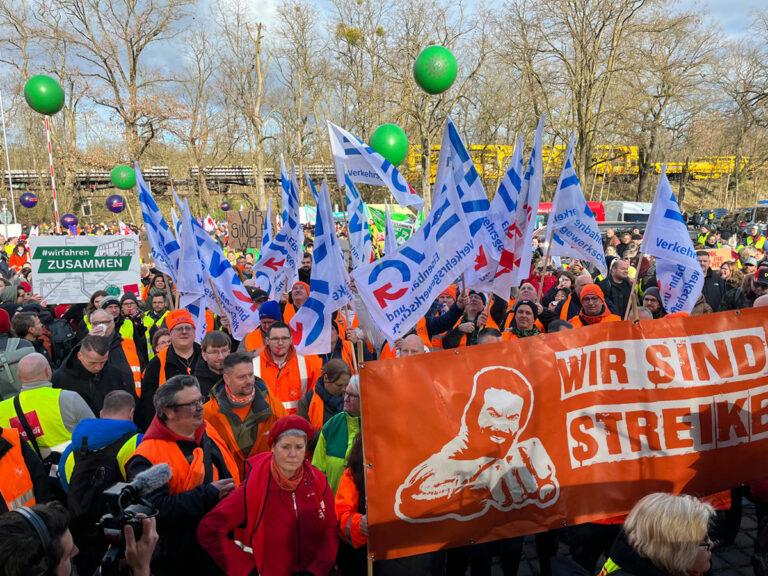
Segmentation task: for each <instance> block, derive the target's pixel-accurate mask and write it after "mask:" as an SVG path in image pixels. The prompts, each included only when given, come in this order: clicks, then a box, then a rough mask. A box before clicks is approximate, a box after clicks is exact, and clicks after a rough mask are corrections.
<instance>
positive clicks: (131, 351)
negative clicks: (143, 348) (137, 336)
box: [121, 337, 141, 398]
mask: <svg viewBox="0 0 768 576" xmlns="http://www.w3.org/2000/svg"><path fill="white" fill-rule="evenodd" d="M121 346H122V347H123V354H125V359H126V360H128V365H129V366H130V367H131V376H133V390H134V392H135V393H136V397H137V398H141V361H140V360H139V354H138V353H137V352H136V343H135V342H134V341H133V339H132V338H125V337H123V341H122V342H121Z"/></svg>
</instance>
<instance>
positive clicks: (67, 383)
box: [51, 343, 133, 414]
mask: <svg viewBox="0 0 768 576" xmlns="http://www.w3.org/2000/svg"><path fill="white" fill-rule="evenodd" d="M79 351H80V344H79V343H78V344H77V345H76V346H75V347H74V348H73V349H72V352H70V353H69V355H68V356H67V357H66V358H65V359H64V362H62V364H61V366H59V367H58V368H57V369H56V371H55V372H54V373H53V377H52V378H51V382H52V383H53V387H54V388H61V389H62V390H72V391H73V392H77V393H78V394H80V396H81V397H82V398H83V400H85V403H86V404H88V406H89V407H90V408H91V410H93V413H94V414H98V413H99V411H100V410H101V408H102V406H104V397H105V396H106V395H107V394H109V393H110V392H112V391H114V390H125V391H126V392H130V393H131V394H133V385H132V384H131V385H129V386H126V384H125V382H124V381H123V378H122V375H121V373H120V371H119V370H118V369H117V368H116V367H115V366H114V365H110V364H109V362H107V364H105V365H104V368H102V369H101V372H98V373H96V374H93V373H92V372H88V370H86V369H85V368H84V367H83V365H82V363H81V362H80V360H78V358H77V353H78V352H79Z"/></svg>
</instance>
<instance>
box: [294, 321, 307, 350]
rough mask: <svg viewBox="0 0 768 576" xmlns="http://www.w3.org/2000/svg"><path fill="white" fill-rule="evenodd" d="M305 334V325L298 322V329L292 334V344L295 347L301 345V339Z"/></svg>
mask: <svg viewBox="0 0 768 576" xmlns="http://www.w3.org/2000/svg"><path fill="white" fill-rule="evenodd" d="M302 334H304V324H303V323H302V322H296V328H294V329H293V331H292V332H291V342H293V345H294V346H298V345H299V344H301V337H302Z"/></svg>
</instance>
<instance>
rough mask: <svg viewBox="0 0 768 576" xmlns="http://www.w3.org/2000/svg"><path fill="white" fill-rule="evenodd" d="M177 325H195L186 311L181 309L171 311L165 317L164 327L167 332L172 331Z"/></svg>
mask: <svg viewBox="0 0 768 576" xmlns="http://www.w3.org/2000/svg"><path fill="white" fill-rule="evenodd" d="M179 324H192V326H194V325H195V321H194V319H193V318H192V314H190V313H189V311H188V310H185V309H183V308H182V309H181V310H171V311H170V312H168V315H167V316H166V317H165V325H166V326H167V327H168V330H173V329H174V328H176V326H178V325H179Z"/></svg>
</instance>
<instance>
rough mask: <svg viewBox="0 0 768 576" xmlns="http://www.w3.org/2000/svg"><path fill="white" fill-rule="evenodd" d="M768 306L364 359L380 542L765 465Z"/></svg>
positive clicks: (500, 526)
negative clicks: (415, 354)
mask: <svg viewBox="0 0 768 576" xmlns="http://www.w3.org/2000/svg"><path fill="white" fill-rule="evenodd" d="M767 327H768V314H766V311H765V309H750V310H741V311H734V312H721V313H718V314H709V315H706V316H698V317H693V318H675V319H671V320H646V321H641V322H639V323H638V324H632V323H631V322H612V323H609V324H604V325H597V326H592V327H587V328H580V329H577V330H566V331H563V332H559V333H556V334H544V335H539V336H533V337H529V338H524V339H519V340H514V341H512V342H504V343H500V344H488V345H483V346H472V347H469V348H460V349H456V350H446V351H441V352H435V353H431V354H423V355H420V356H414V357H409V358H403V359H398V360H383V361H378V362H370V363H367V364H366V365H365V366H364V367H363V369H362V372H361V386H360V388H361V392H362V423H363V437H364V449H365V459H366V482H367V498H368V521H369V526H370V539H369V551H370V552H373V554H374V557H375V558H377V559H385V558H397V557H400V556H407V555H412V554H419V553H423V552H428V551H432V550H437V549H441V548H445V547H450V546H460V545H466V544H470V543H475V542H483V541H489V540H496V539H500V538H508V537H513V536H519V535H522V534H531V533H534V532H539V531H542V530H547V529H550V528H558V527H562V526H567V525H573V524H579V523H582V522H589V521H594V520H598V519H603V518H608V517H614V516H618V515H621V514H625V513H627V512H628V511H629V510H630V509H631V508H632V506H633V505H634V504H635V502H636V501H637V500H638V499H640V498H641V497H642V496H644V495H646V494H648V493H649V492H655V491H663V492H675V493H680V492H685V493H689V494H696V495H699V496H704V495H707V494H712V493H714V492H717V491H720V490H723V489H726V488H730V487H732V486H736V485H738V484H741V483H745V482H750V481H752V480H755V479H758V478H762V477H766V476H768V459H766V458H765V453H766V450H768V368H767V364H766V363H767V360H766V358H767V357H768V344H767V342H766V340H767V338H766V328H767Z"/></svg>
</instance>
